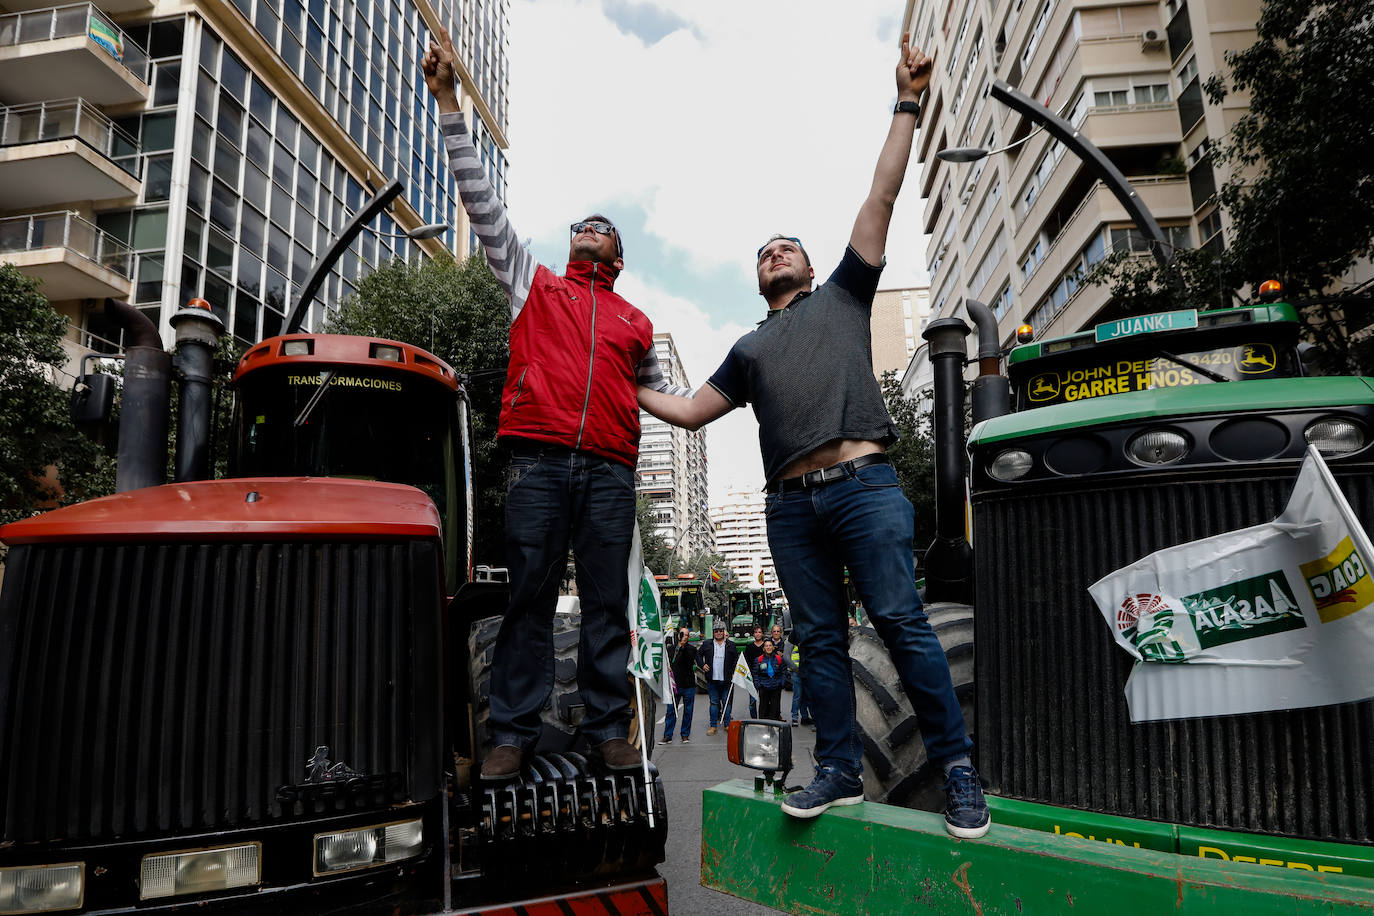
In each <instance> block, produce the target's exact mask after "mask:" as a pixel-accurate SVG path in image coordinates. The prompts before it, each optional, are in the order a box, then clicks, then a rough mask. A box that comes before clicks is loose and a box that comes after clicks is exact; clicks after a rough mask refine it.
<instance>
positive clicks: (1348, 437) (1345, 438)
mask: <svg viewBox="0 0 1374 916" xmlns="http://www.w3.org/2000/svg"><path fill="white" fill-rule="evenodd" d="M1302 434H1303V437H1304V438H1305V439H1307V444H1308V445H1315V446H1316V447H1317V451H1319V452H1321V453H1322V454H1323V455H1344V454H1345V453H1346V452H1353V451H1357V450H1359V449H1362V448H1364V444H1365V436H1364V429H1363V428H1361V426H1360V424H1358V423H1356V422H1355V421H1354V420H1347V419H1344V418H1343V417H1328V418H1327V419H1325V420H1317V421H1316V422H1314V423H1309V424H1308V425H1307V429H1305V430H1303V433H1302Z"/></svg>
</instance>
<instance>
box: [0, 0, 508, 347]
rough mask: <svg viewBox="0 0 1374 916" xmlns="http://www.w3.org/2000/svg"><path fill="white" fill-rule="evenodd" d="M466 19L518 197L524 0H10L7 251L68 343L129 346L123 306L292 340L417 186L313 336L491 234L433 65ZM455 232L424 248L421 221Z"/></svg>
mask: <svg viewBox="0 0 1374 916" xmlns="http://www.w3.org/2000/svg"><path fill="white" fill-rule="evenodd" d="M441 23H442V24H445V25H447V26H448V27H449V29H450V31H451V32H452V34H453V36H454V41H455V45H456V50H457V52H458V56H459V58H460V59H459V68H458V69H459V70H460V77H461V82H462V90H463V92H462V96H463V98H464V105H465V107H466V108H467V110H468V120H469V123H470V124H471V125H472V126H473V130H474V135H475V139H476V141H477V144H478V147H479V150H480V151H481V155H482V158H483V161H484V162H485V164H486V166H487V169H488V173H489V175H490V176H491V178H492V180H493V181H494V182H495V184H496V186H497V189H498V191H500V192H501V193H502V194H503V195H504V191H505V182H506V161H505V153H504V150H505V148H506V145H507V144H506V139H505V136H506V123H507V86H508V77H507V39H506V31H507V0H434V2H431V0H340V2H328V3H327V2H325V0H232V2H223V3H210V2H204V0H177V2H171V0H96V2H90V3H78V4H73V5H64V6H54V5H52V4H51V3H45V2H44V0H0V260H3V261H8V262H10V263H14V264H17V265H18V266H19V267H20V269H21V270H23V271H24V272H25V273H26V274H29V275H31V276H34V277H38V278H40V279H41V280H42V281H43V286H42V287H41V290H42V292H43V293H44V294H45V295H46V296H47V297H48V298H49V300H51V301H52V303H53V305H54V307H55V308H56V309H57V310H58V311H59V313H61V314H62V315H63V316H64V317H65V318H66V319H67V321H68V323H69V325H70V327H71V347H70V352H72V354H73V355H76V354H78V353H81V352H86V350H87V348H89V349H93V350H96V351H103V352H111V351H113V350H114V349H116V347H117V343H118V341H117V340H116V338H117V336H118V332H116V331H114V330H113V329H112V328H111V327H109V326H108V325H107V324H106V322H105V320H104V317H103V315H102V314H101V311H100V306H101V303H102V302H103V300H104V298H105V297H107V296H108V297H115V298H119V299H124V300H126V301H129V302H132V303H134V304H135V305H137V306H138V307H139V308H140V309H142V310H144V311H145V313H146V314H147V315H148V316H149V317H150V318H151V319H152V320H153V321H154V322H155V323H156V324H157V325H158V326H159V328H160V329H161V330H162V334H163V338H164V340H166V341H168V342H170V340H171V336H172V335H171V330H170V326H169V324H168V318H169V317H170V315H171V314H172V313H173V312H174V311H175V310H176V309H177V308H179V307H180V306H181V305H183V304H184V303H185V302H186V301H187V300H189V299H191V298H194V297H200V298H203V299H206V300H207V301H208V302H209V303H210V306H211V308H212V309H213V310H214V312H215V313H216V314H217V315H219V317H220V318H221V319H223V321H224V322H225V326H226V328H227V329H228V331H229V333H232V334H233V335H234V336H235V337H237V338H239V339H240V340H241V341H244V342H254V341H257V340H259V339H261V338H263V337H267V336H271V335H273V334H275V333H278V332H279V331H280V329H281V327H282V324H283V322H284V320H285V316H286V315H287V314H288V313H289V310H290V307H291V305H292V303H293V301H294V299H293V297H294V296H295V295H296V294H297V292H298V291H299V288H300V285H301V283H302V281H303V280H304V278H305V277H306V275H307V274H308V273H309V270H310V268H311V265H312V264H313V262H314V260H315V258H316V257H317V256H318V255H319V254H321V253H322V252H324V251H325V250H326V249H327V248H328V246H329V245H330V243H331V242H332V240H333V239H334V238H336V237H337V234H338V233H339V231H340V230H341V229H342V228H343V227H344V226H345V225H346V224H347V223H348V221H349V220H350V219H351V217H352V215H353V214H354V213H356V212H357V211H358V210H360V209H361V208H362V206H363V205H364V203H365V202H366V201H367V200H368V199H369V198H370V197H371V196H372V195H373V194H374V193H375V191H376V190H378V189H380V188H381V187H383V186H385V185H386V184H387V183H388V182H390V181H391V180H392V179H399V180H400V181H401V182H402V183H403V185H404V191H403V192H402V194H401V196H400V197H399V198H397V199H396V201H395V203H394V204H393V205H392V207H391V208H390V212H388V213H383V214H381V215H379V216H378V217H377V218H376V219H374V220H373V221H372V223H371V224H370V225H369V226H368V229H367V230H365V231H364V232H363V233H362V234H361V235H359V237H358V238H357V239H356V240H355V241H354V243H353V245H352V246H351V247H350V249H349V250H348V252H347V253H346V254H345V255H344V257H343V258H342V259H341V260H340V261H339V262H338V263H337V264H336V265H335V267H334V269H333V270H332V272H331V273H330V274H329V276H328V278H327V279H326V281H325V283H324V286H323V288H322V289H321V291H320V293H319V295H318V297H317V299H316V302H315V305H314V307H313V308H312V309H311V310H310V313H309V315H308V316H307V318H306V322H305V326H306V327H307V328H314V327H318V326H319V324H320V322H321V319H322V317H323V315H324V313H325V310H326V309H328V308H332V307H334V306H336V305H337V303H339V302H340V301H341V300H342V299H343V298H344V297H346V296H347V295H348V294H349V293H350V292H352V291H353V290H354V288H355V285H356V283H357V281H358V279H359V277H361V276H363V275H365V274H366V273H367V272H368V271H369V270H371V269H372V267H373V266H374V265H376V264H378V263H380V262H384V261H386V260H389V259H391V258H392V257H396V256H399V257H408V256H412V255H416V254H418V253H419V251H420V250H421V249H424V250H427V251H428V252H429V253H436V252H438V251H439V250H441V249H445V248H446V249H448V250H450V251H452V252H454V253H455V254H457V255H458V256H460V257H461V256H465V255H466V254H467V252H468V251H469V250H470V249H471V246H472V240H471V233H470V231H469V229H468V226H467V223H466V218H465V216H464V214H463V212H462V208H461V206H460V205H459V204H458V200H457V196H456V193H455V188H454V181H453V178H452V176H451V174H450V173H449V171H448V169H447V167H446V164H445V157H444V152H443V145H442V143H441V140H440V133H439V125H438V112H437V109H436V107H435V105H434V103H433V101H432V100H431V99H430V97H429V94H428V92H427V91H426V89H425V86H424V81H423V78H422V77H421V75H420V70H419V61H420V57H421V56H422V55H423V54H424V52H425V50H426V48H427V39H428V36H429V35H430V34H431V33H432V32H434V31H436V30H437V29H438V27H439V26H440V24H441ZM431 223H443V224H446V225H447V226H448V227H449V228H448V229H447V231H446V232H445V233H444V234H443V235H442V236H440V237H439V238H437V239H434V240H431V241H426V242H413V241H411V240H410V239H408V238H407V237H406V236H405V234H404V233H405V232H406V231H407V230H411V229H415V228H418V227H420V226H422V225H426V224H431Z"/></svg>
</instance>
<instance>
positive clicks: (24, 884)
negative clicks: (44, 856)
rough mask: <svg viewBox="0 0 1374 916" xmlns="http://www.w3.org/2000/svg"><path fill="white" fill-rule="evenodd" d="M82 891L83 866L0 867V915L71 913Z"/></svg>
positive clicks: (83, 879) (69, 863)
mask: <svg viewBox="0 0 1374 916" xmlns="http://www.w3.org/2000/svg"><path fill="white" fill-rule="evenodd" d="M84 892H85V865H84V864H83V863H81V862H64V863H62V864H61V865H21V866H18V867H16V868H0V913H48V912H51V911H53V910H74V909H76V908H77V907H79V906H81V903H82V895H83V894H84Z"/></svg>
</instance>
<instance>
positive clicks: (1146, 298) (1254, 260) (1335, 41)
mask: <svg viewBox="0 0 1374 916" xmlns="http://www.w3.org/2000/svg"><path fill="white" fill-rule="evenodd" d="M1372 19H1374V0H1352V2H1349V3H1330V2H1317V0H1266V2H1265V3H1264V5H1263V7H1262V8H1261V11H1260V17H1259V21H1258V23H1257V24H1256V31H1257V34H1258V38H1257V40H1256V42H1255V43H1254V44H1253V45H1252V46H1250V47H1249V48H1247V49H1245V50H1243V51H1238V52H1232V53H1229V54H1228V55H1227V58H1226V70H1225V71H1224V72H1222V73H1217V74H1213V75H1212V76H1211V77H1210V78H1208V80H1207V81H1206V91H1207V95H1208V97H1209V99H1210V100H1211V101H1212V102H1214V103H1220V102H1221V101H1222V100H1224V99H1225V98H1226V97H1227V96H1229V95H1231V94H1233V93H1248V94H1249V96H1250V107H1249V110H1248V111H1247V112H1246V113H1245V114H1243V115H1242V116H1241V117H1240V118H1239V119H1238V120H1237V121H1236V123H1235V124H1234V125H1233V126H1232V128H1231V131H1230V133H1229V135H1228V136H1227V137H1226V138H1224V140H1222V141H1221V142H1220V143H1219V144H1218V145H1217V146H1216V147H1215V148H1214V149H1213V150H1212V152H1211V153H1210V154H1209V156H1210V160H1211V163H1215V164H1219V165H1225V166H1227V167H1229V169H1230V177H1229V178H1228V179H1227V180H1226V181H1225V182H1224V183H1223V184H1222V185H1221V187H1220V188H1219V189H1218V191H1217V199H1218V202H1219V205H1220V208H1221V210H1222V211H1223V212H1224V213H1225V214H1226V215H1227V217H1228V218H1229V222H1230V232H1229V236H1228V246H1227V247H1226V248H1225V249H1224V250H1222V251H1220V252H1217V253H1215V254H1211V253H1208V252H1191V251H1179V252H1178V253H1177V254H1178V261H1179V263H1180V266H1181V269H1182V271H1183V275H1184V278H1185V283H1186V285H1187V288H1188V292H1187V294H1186V296H1185V298H1184V301H1179V300H1178V299H1177V298H1176V297H1172V296H1169V295H1168V294H1167V292H1165V290H1166V289H1167V283H1166V282H1165V281H1166V279H1167V278H1165V277H1164V275H1163V272H1162V270H1161V268H1160V267H1158V266H1157V265H1156V264H1154V263H1152V262H1148V261H1145V260H1142V259H1139V258H1129V257H1122V256H1116V257H1114V258H1112V259H1109V260H1108V261H1106V262H1103V263H1102V264H1099V265H1098V266H1097V267H1096V268H1094V270H1093V271H1092V272H1091V273H1090V274H1089V275H1088V277H1087V280H1088V282H1093V283H1097V284H1101V285H1109V286H1110V287H1111V291H1112V297H1113V305H1112V307H1111V310H1110V311H1111V313H1110V314H1108V315H1106V316H1104V317H1105V318H1112V317H1120V316H1121V315H1126V314H1141V313H1145V312H1149V311H1160V310H1164V309H1171V308H1205V307H1217V306H1229V305H1234V304H1238V303H1241V304H1243V303H1245V302H1246V301H1247V300H1246V299H1245V298H1244V297H1241V296H1239V295H1238V294H1237V292H1236V291H1238V290H1241V289H1243V288H1246V287H1247V286H1250V287H1257V286H1258V284H1259V283H1260V282H1261V281H1263V280H1266V279H1271V278H1272V279H1278V280H1280V281H1281V282H1282V283H1283V285H1284V290H1285V295H1284V298H1285V299H1286V300H1287V301H1290V302H1294V303H1295V304H1298V305H1299V315H1300V317H1301V319H1302V321H1303V325H1304V329H1305V333H1306V335H1307V336H1308V337H1309V338H1311V339H1312V340H1314V341H1316V342H1317V343H1319V344H1321V345H1322V349H1323V353H1324V356H1325V361H1326V363H1327V368H1328V369H1330V370H1334V371H1342V372H1349V371H1361V372H1363V371H1367V370H1368V368H1369V366H1370V365H1371V356H1374V353H1371V352H1370V346H1369V344H1368V343H1367V341H1368V340H1369V338H1368V336H1367V335H1366V336H1365V340H1366V343H1365V344H1363V345H1360V344H1354V345H1352V342H1351V334H1350V331H1351V330H1352V328H1353V330H1355V331H1359V330H1361V329H1362V328H1363V326H1364V325H1365V324H1366V323H1367V320H1366V319H1365V318H1364V317H1363V316H1364V314H1366V313H1365V312H1364V311H1361V313H1360V318H1359V319H1358V320H1356V319H1355V315H1354V312H1353V310H1354V309H1355V308H1360V307H1361V306H1367V305H1368V304H1369V301H1370V300H1369V297H1368V296H1367V295H1366V296H1364V297H1363V299H1362V300H1352V299H1351V298H1350V297H1348V296H1339V295H1333V294H1332V293H1331V292H1330V291H1331V290H1332V288H1333V287H1334V286H1336V284H1337V283H1338V281H1339V279H1340V278H1341V276H1342V275H1343V274H1345V273H1346V272H1347V271H1348V270H1349V269H1350V268H1351V266H1352V265H1353V264H1355V263H1356V262H1357V261H1359V260H1361V259H1368V258H1369V257H1371V255H1374V172H1372V171H1371V169H1370V167H1369V160H1368V157H1367V156H1365V155H1364V154H1362V153H1361V152H1360V151H1361V150H1364V149H1368V148H1369V146H1370V144H1371V143H1374V110H1372V109H1371V108H1370V106H1369V105H1368V104H1367V99H1366V95H1367V93H1368V87H1369V86H1370V85H1372V84H1374V29H1371V28H1370V27H1369V23H1370V21H1371V20H1372ZM1208 167H1210V163H1206V162H1204V163H1201V164H1199V165H1198V166H1195V167H1194V168H1208Z"/></svg>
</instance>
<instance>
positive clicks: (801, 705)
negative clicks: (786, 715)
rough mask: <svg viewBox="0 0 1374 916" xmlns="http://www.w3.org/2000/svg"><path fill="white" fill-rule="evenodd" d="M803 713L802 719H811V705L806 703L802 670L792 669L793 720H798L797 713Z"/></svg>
mask: <svg viewBox="0 0 1374 916" xmlns="http://www.w3.org/2000/svg"><path fill="white" fill-rule="evenodd" d="M798 710H800V711H801V718H803V719H809V718H811V704H809V703H807V702H806V695H805V694H804V693H802V677H801V668H793V669H792V719H793V720H794V721H795V720H796V719H797V711H798Z"/></svg>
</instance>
